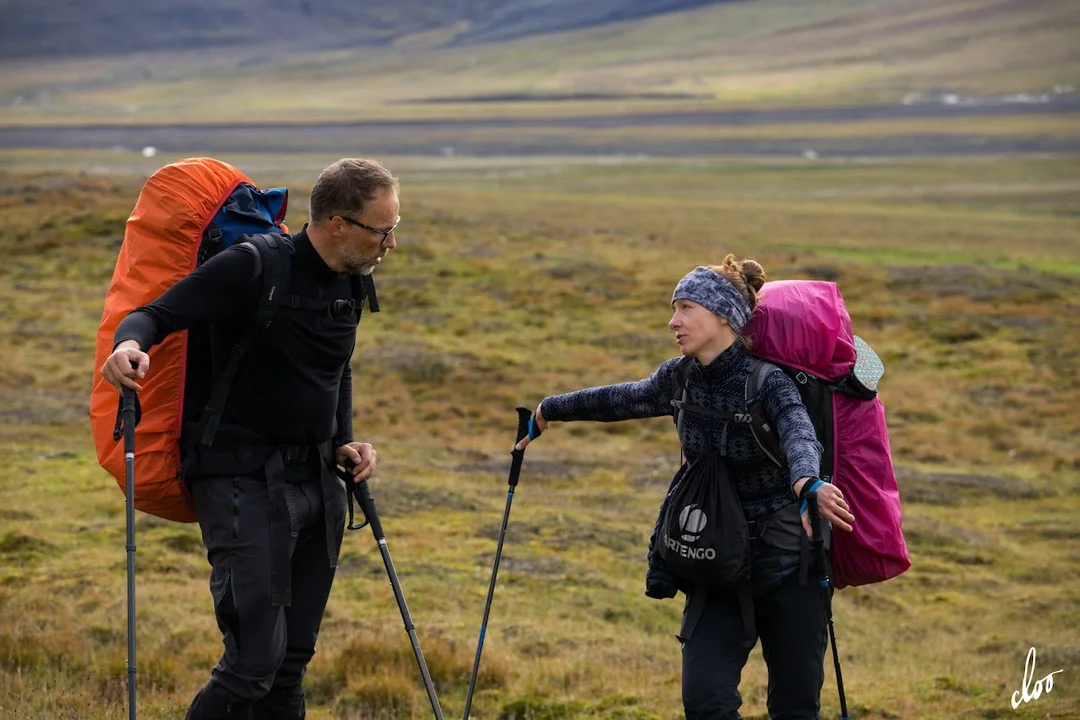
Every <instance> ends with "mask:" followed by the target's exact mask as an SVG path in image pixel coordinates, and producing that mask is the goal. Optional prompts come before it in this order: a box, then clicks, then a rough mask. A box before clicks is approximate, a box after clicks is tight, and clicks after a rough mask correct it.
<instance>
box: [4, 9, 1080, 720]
mask: <svg viewBox="0 0 1080 720" xmlns="http://www.w3.org/2000/svg"><path fill="white" fill-rule="evenodd" d="M837 4H842V3H823V4H822V5H824V6H829V7H831V6H833V5H837ZM849 4H850V3H849ZM732 7H733V8H737V7H740V6H732ZM920 7H923V8H924V10H926V8H928V7H929V5H928V4H922V5H920ZM1039 7H1056V5H1055V4H1054V3H1045V4H1040V6H1039ZM732 12H735V10H734V9H733V10H732ZM739 12H749V10H739ZM926 12H929V10H926ZM224 157H225V159H228V160H231V161H234V162H236V163H237V164H238V165H240V166H241V167H242V168H243V169H245V170H246V171H247V172H248V173H249V174H251V175H252V176H253V178H254V179H255V180H256V181H257V182H258V183H260V184H261V185H264V186H270V185H282V184H287V185H288V186H289V187H290V188H291V189H292V192H293V202H292V209H291V211H290V214H289V218H288V220H289V223H290V225H293V226H296V227H298V226H299V225H300V223H301V222H302V221H303V219H304V214H303V208H302V206H303V205H304V202H303V201H304V199H305V198H306V192H307V190H308V189H309V187H310V183H311V181H312V179H313V178H314V176H315V174H316V173H317V171H318V170H319V169H320V168H321V167H322V166H323V165H324V164H325V162H326V161H328V160H331V159H332V158H328V157H320V156H310V155H309V156H303V155H289V156H281V157H276V158H268V157H256V156H247V157H245V156H224ZM168 159H169V158H162V157H158V158H153V159H142V158H126V157H125V158H121V157H118V156H117V155H116V154H112V153H64V154H60V153H55V154H49V153H37V152H29V151H27V152H9V153H5V154H3V155H0V163H2V164H3V166H4V167H5V168H6V169H5V170H3V171H2V172H0V213H2V214H3V217H4V218H5V220H6V228H5V229H6V232H5V233H4V234H3V235H2V236H0V254H2V256H3V257H4V262H3V263H2V264H0V333H2V335H3V337H4V338H5V342H3V343H0V367H3V368H4V373H2V374H0V451H2V452H3V454H4V457H5V458H6V462H5V463H4V464H3V466H2V467H0V490H2V492H3V496H4V503H3V506H2V507H0V617H2V618H3V620H2V621H0V718H5V719H6V718H8V717H10V718H19V719H20V720H21V719H22V718H42V719H45V718H48V719H50V720H52V719H56V718H92V719H95V720H96V719H97V718H115V717H121V716H123V707H124V705H123V703H124V697H125V651H126V646H125V595H124V587H125V585H124V582H125V581H124V560H125V551H124V506H123V498H122V495H121V493H120V492H119V491H118V489H117V487H116V484H115V482H114V481H113V480H112V479H111V478H109V477H108V476H107V475H106V474H105V473H104V471H102V470H100V469H99V468H98V467H97V464H96V460H95V456H94V449H93V444H92V441H91V438H90V433H89V428H88V422H87V394H88V390H89V385H90V381H91V377H92V374H93V372H94V371H95V368H94V367H93V342H94V333H95V331H96V326H97V322H98V320H99V317H100V311H101V302H102V298H103V295H104V292H105V290H106V287H107V284H108V281H109V278H110V276H111V273H112V265H113V262H114V259H115V256H116V251H117V248H118V244H119V241H120V238H121V236H122V234H123V226H124V221H125V219H126V217H127V214H128V213H129V212H130V210H131V207H132V204H133V203H134V200H135V197H136V195H137V193H138V189H139V185H140V178H141V177H144V176H145V174H146V173H148V172H150V171H151V170H153V169H154V168H156V167H157V166H159V165H160V164H162V163H163V162H166V161H168ZM384 159H385V161H386V162H387V164H388V165H389V166H390V167H391V169H392V170H394V171H395V172H396V173H397V174H399V175H400V176H401V178H402V182H403V189H402V216H403V217H404V220H403V222H402V225H401V231H400V234H399V248H398V250H397V252H396V253H395V254H393V255H392V256H391V257H390V259H389V261H388V262H387V263H386V264H385V265H384V266H383V267H381V268H380V270H379V273H378V275H377V279H378V282H379V288H380V292H379V297H380V301H381V303H382V306H383V312H382V313H380V314H379V315H373V316H367V317H365V318H364V321H363V322H362V324H361V330H360V334H359V339H358V346H357V350H356V356H355V358H354V368H355V370H354V375H355V378H356V379H355V388H356V389H355V391H354V398H355V405H356V407H355V409H356V412H357V421H356V422H357V432H358V435H359V436H360V437H363V438H364V439H368V440H370V441H372V442H374V443H376V445H377V447H378V448H379V458H380V468H381V471H380V477H379V478H378V479H377V480H376V481H374V482H373V492H374V493H375V496H376V500H377V502H378V503H379V507H380V508H381V514H382V516H383V520H384V525H385V526H386V532H387V537H388V541H389V547H390V550H391V552H392V553H393V556H394V560H395V563H396V565H397V568H398V571H399V573H400V575H401V580H402V583H403V586H404V590H405V594H406V597H407V599H408V601H409V606H410V609H411V611H412V613H413V616H414V618H415V620H416V623H417V626H418V633H419V637H420V641H421V644H422V647H423V649H424V651H425V654H426V656H427V659H428V661H429V664H430V665H431V667H432V671H433V674H434V675H435V678H436V682H437V685H438V687H439V692H440V697H441V699H442V701H443V706H444V710H446V712H447V716H448V717H454V716H459V715H460V713H461V708H462V705H463V701H464V696H465V692H466V688H467V685H468V676H469V670H470V666H471V662H472V654H473V651H474V649H475V642H476V634H477V631H478V629H479V624H480V619H481V614H482V610H483V601H484V595H485V592H486V589H487V582H488V578H489V574H490V569H491V561H492V558H493V553H494V549H495V540H496V537H497V533H498V527H499V521H500V518H501V512H502V508H503V505H504V502H505V497H506V494H505V491H506V471H507V469H508V467H509V449H510V446H511V444H512V441H513V435H514V429H515V426H516V416H515V413H514V407H515V406H517V405H526V406H530V407H531V406H534V405H535V403H536V402H537V401H538V400H539V399H540V398H542V397H543V396H544V395H546V394H550V393H556V392H563V391H567V390H571V389H575V388H578V387H584V386H588V385H593V384H603V383H608V382H615V381H620V380H627V379H637V378H640V377H644V376H645V375H647V374H648V373H649V372H651V371H652V370H653V369H654V368H655V367H656V366H657V365H658V364H659V363H660V362H661V361H662V360H664V359H665V358H667V357H670V356H672V355H674V354H675V353H676V347H675V345H674V344H673V342H672V338H671V337H670V333H669V332H668V331H667V330H666V327H665V323H666V321H667V319H668V316H669V308H668V306H667V302H668V300H669V298H670V292H671V288H672V287H673V284H674V282H675V281H676V280H677V279H678V278H679V277H681V275H682V274H683V273H684V272H685V271H686V270H687V269H689V268H690V267H693V266H694V265H697V264H701V263H705V262H718V261H719V260H720V259H722V258H723V256H724V254H725V253H726V252H729V251H730V252H734V253H736V254H741V255H752V256H754V257H756V258H758V259H759V260H760V261H761V262H762V263H763V264H764V266H765V267H766V269H767V270H768V271H769V275H770V277H772V278H793V277H803V278H808V277H813V278H825V279H830V280H836V281H838V282H839V283H840V285H841V289H842V291H843V292H844V294H845V297H846V300H847V304H848V307H849V309H850V311H851V313H852V315H853V318H854V322H855V327H856V330H857V332H858V333H859V334H860V335H861V336H863V337H864V338H866V339H867V340H868V341H869V342H870V343H871V344H872V345H873V346H874V347H875V349H877V351H878V352H879V354H880V355H881V356H882V358H883V359H884V360H885V362H886V365H887V368H888V370H887V373H886V376H885V379H884V381H883V386H882V391H881V392H882V398H883V400H884V402H885V404H886V407H887V408H888V413H889V414H888V419H889V427H890V432H891V438H892V443H893V450H894V456H895V462H896V465H897V467H898V473H899V477H900V483H901V489H902V493H903V498H904V503H905V505H904V507H905V525H904V527H905V534H906V536H907V539H908V543H909V546H910V550H911V554H912V560H913V567H912V569H911V570H910V571H909V572H907V573H906V574H905V575H903V576H901V577H900V578H898V579H896V580H894V581H892V582H889V583H886V584H884V585H881V586H874V587H868V588H853V589H847V590H844V591H841V592H840V593H838V595H837V599H836V601H835V617H836V627H837V636H838V643H839V647H840V651H841V658H842V662H843V670H844V681H845V685H846V688H847V695H848V701H849V705H850V706H851V709H852V717H858V718H903V719H905V720H906V719H908V718H913V719H924V718H925V719H928V720H933V719H942V720H944V719H946V718H961V717H965V718H966V717H972V718H975V717H982V718H993V717H1018V718H1029V719H1034V718H1054V719H1055V720H1057V719H1059V718H1077V717H1080V612H1078V611H1080V543H1078V540H1080V519H1078V518H1080V515H1078V512H1080V499H1078V498H1080V449H1078V446H1077V443H1076V438H1077V436H1078V433H1080V414H1078V413H1077V412H1076V408H1077V407H1078V404H1080V192H1078V190H1080V165H1078V163H1077V158H1075V157H1060V158H1050V157H1044V158H1039V157H1029V158H1001V159H994V160H987V159H970V160H920V161H873V162H871V161H864V162H840V161H823V162H815V163H806V162H804V161H797V162H796V161H786V160H784V161H780V160H777V161H752V160H739V159H732V160H725V161H720V160H709V159H697V160H684V161H677V162H676V161H661V160H630V159H623V160H607V161H583V160H580V159H577V160H574V159H569V158H557V157H553V158H543V159H539V158H538V159H529V160H521V159H513V158H501V159H491V160H477V159H468V158H443V159H435V160H430V159H417V158H384ZM678 455H679V451H678V445H677V441H676V438H675V434H674V432H673V430H672V428H671V426H670V422H669V421H665V420H660V419H658V420H652V421H641V422H635V423H619V424H612V425H601V424H570V425H562V426H556V427H554V428H553V429H552V431H551V432H549V433H548V434H545V436H544V437H543V438H542V439H541V440H539V441H537V442H536V443H535V444H533V445H532V446H531V447H530V449H529V452H528V454H527V456H526V458H525V463H524V468H523V472H522V482H521V485H520V486H519V489H518V492H517V495H516V499H515V501H514V507H513V512H512V514H511V518H510V529H509V535H508V538H507V545H506V549H505V553H504V557H503V566H502V569H501V571H500V579H499V586H498V589H497V592H496V595H495V603H494V608H493V611H492V618H491V621H490V624H489V630H488V637H487V641H486V643H485V650H484V662H483V672H482V676H481V681H480V687H481V690H480V692H479V693H478V696H477V699H476V701H475V702H474V706H473V711H474V716H475V717H478V718H487V719H490V720H495V719H496V718H497V719H499V720H511V719H512V718H516V719H518V720H522V719H524V718H531V719H533V720H541V719H542V720H556V719H558V718H622V719H624V720H630V719H634V720H648V719H664V720H667V719H669V718H675V717H679V716H680V714H681V713H680V704H679V647H678V643H677V642H676V641H675V640H674V638H673V634H674V633H675V632H676V631H677V629H678V622H679V617H680V612H681V606H680V604H679V602H677V601H664V602H657V601H654V600H650V599H648V598H646V597H645V596H644V593H643V590H644V582H643V578H644V569H645V545H646V541H647V537H648V532H649V530H650V528H651V525H652V520H653V518H654V514H655V511H656V508H657V506H658V504H659V502H660V499H661V496H662V493H663V492H664V490H665V488H666V486H667V482H668V480H669V479H670V476H671V473H672V472H673V471H674V469H675V466H676V464H677V462H678ZM137 542H138V555H137V565H138V627H139V670H140V674H139V680H140V685H139V691H140V717H146V718H181V717H182V716H183V711H184V708H185V707H186V704H187V703H188V702H189V701H190V698H191V696H192V695H193V694H194V692H195V691H196V690H197V689H198V687H200V686H201V684H202V683H203V682H204V681H205V677H206V673H207V670H208V669H209V667H210V666H211V664H212V663H213V662H214V661H215V660H216V658H217V656H218V654H219V652H220V641H219V640H218V637H217V631H216V627H215V625H214V620H213V614H212V607H211V602H210V597H209V593H208V592H207V588H206V578H207V574H208V567H207V565H206V562H205V558H204V551H203V550H202V546H201V543H200V542H199V539H198V534H197V530H196V528H195V527H193V526H182V525H176V524H169V523H165V522H162V521H157V520H155V519H154V518H151V517H148V516H143V515H140V517H139V520H138V535H137ZM397 613H398V611H397V608H396V606H395V604H394V599H393V595H392V593H391V589H390V585H389V583H388V581H387V580H386V577H385V573H384V571H383V569H382V566H381V562H380V559H379V556H378V552H377V548H376V546H375V543H374V541H373V540H372V538H371V536H370V534H369V533H368V532H367V531H366V530H364V531H362V532H360V533H354V534H350V536H349V537H347V538H346V542H345V548H344V550H343V558H342V566H341V568H340V571H339V574H338V580H337V583H336V585H335V590H334V594H333V595H332V597H331V600H330V605H329V608H328V611H327V616H326V621H325V624H324V629H323V632H322V635H321V638H320V646H319V652H318V654H317V656H316V658H315V660H314V662H313V664H312V667H311V670H310V674H309V677H308V692H309V699H310V705H311V712H310V714H309V717H312V718H315V719H316V720H318V719H319V718H324V719H329V718H340V719H342V720H344V719H369V720H373V719H375V718H410V717H415V718H423V717H428V716H430V714H429V713H427V712H426V711H425V700H424V696H423V691H422V687H421V685H420V682H419V676H418V673H417V672H416V670H415V666H414V664H413V660H412V657H411V653H410V650H409V646H408V644H407V640H406V635H405V633H404V631H403V629H402V628H401V624H400V618H399V616H398V614H397ZM1031 647H1036V648H1037V651H1038V666H1037V671H1036V673H1035V677H1036V679H1037V678H1039V677H1042V676H1043V675H1045V674H1046V673H1049V672H1052V671H1055V670H1058V669H1062V670H1064V672H1063V673H1061V674H1059V675H1056V676H1055V677H1054V688H1053V691H1052V692H1050V693H1049V694H1044V695H1043V696H1042V697H1041V698H1039V699H1038V700H1035V701H1033V702H1031V703H1028V704H1026V705H1024V706H1022V707H1021V708H1020V709H1019V710H1017V711H1015V712H1014V711H1013V710H1012V708H1011V707H1010V704H1009V698H1010V696H1011V694H1012V693H1013V691H1014V690H1019V689H1020V688H1021V684H1022V680H1023V673H1024V660H1025V656H1026V654H1027V652H1028V649H1029V648H1031ZM827 668H828V669H827V679H826V685H825V689H824V691H823V693H822V699H823V703H824V706H825V710H826V715H825V716H827V717H837V716H838V703H837V699H836V692H835V687H836V686H835V682H834V679H833V675H832V670H831V663H827ZM765 688H766V676H765V670H764V664H763V662H762V659H761V655H760V651H758V650H755V652H754V653H753V654H752V656H751V660H750V663H749V664H748V666H747V669H746V671H745V673H744V680H743V694H744V699H745V704H744V712H745V714H746V716H747V717H753V718H764V717H766V715H765V704H764V703H765Z"/></svg>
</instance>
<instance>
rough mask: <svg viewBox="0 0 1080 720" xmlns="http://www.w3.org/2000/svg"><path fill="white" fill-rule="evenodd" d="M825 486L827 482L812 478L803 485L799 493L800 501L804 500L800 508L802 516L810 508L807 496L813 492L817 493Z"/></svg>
mask: <svg viewBox="0 0 1080 720" xmlns="http://www.w3.org/2000/svg"><path fill="white" fill-rule="evenodd" d="M824 484H825V481H824V480H819V479H818V478H810V479H809V480H807V481H806V482H805V483H803V486H802V490H800V491H799V499H800V500H802V504H801V505H800V506H799V514H800V515H802V514H803V513H804V512H806V508H807V507H808V503H807V500H806V496H807V495H809V494H810V493H812V492H817V489H818V488H819V487H821V486H822V485H824Z"/></svg>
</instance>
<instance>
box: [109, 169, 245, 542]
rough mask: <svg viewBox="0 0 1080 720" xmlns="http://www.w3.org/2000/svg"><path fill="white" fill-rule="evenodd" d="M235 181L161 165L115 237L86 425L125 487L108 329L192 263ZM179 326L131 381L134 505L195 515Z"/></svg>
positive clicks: (237, 176)
mask: <svg viewBox="0 0 1080 720" xmlns="http://www.w3.org/2000/svg"><path fill="white" fill-rule="evenodd" d="M241 183H249V184H254V183H251V181H250V180H249V179H248V178H247V177H246V176H245V175H244V174H243V173H242V172H240V171H239V170H237V169H236V168H234V167H232V166H231V165H228V164H227V163H224V162H221V161H219V160H214V159H212V158H191V159H186V160H180V161H178V162H175V163H171V164H169V165H166V166H165V167H163V168H161V169H160V170H158V171H157V172H155V173H154V174H153V175H151V176H150V178H149V179H148V180H147V181H146V184H145V185H144V186H143V188H142V190H141V191H140V193H139V197H138V200H137V201H136V203H135V208H134V210H132V212H131V215H130V216H129V217H128V220H127V225H126V228H125V230H124V242H123V245H122V246H121V248H120V255H119V257H118V259H117V262H116V268H115V270H114V271H113V276H112V282H111V284H110V285H109V291H108V293H107V294H106V295H105V308H104V310H103V311H102V314H101V326H100V327H99V328H98V333H97V343H96V346H95V352H94V362H95V365H94V383H93V388H92V390H91V393H90V423H91V426H92V429H93V434H94V445H95V447H96V449H97V458H98V463H99V464H100V465H101V466H102V467H103V468H105V470H107V471H108V472H109V474H110V475H112V476H113V477H114V478H115V479H116V482H117V484H118V485H119V486H120V490H121V491H122V492H123V491H124V490H125V464H124V441H123V438H121V439H120V440H114V439H113V428H114V426H115V424H116V415H117V410H118V407H119V405H118V403H119V393H118V392H117V390H116V388H115V387H113V386H112V385H110V384H108V383H107V382H106V381H105V379H104V378H103V377H102V376H101V372H100V371H101V366H102V365H103V364H104V363H105V360H106V359H107V358H108V357H109V355H110V354H111V353H112V350H113V335H114V334H115V332H116V327H117V326H118V325H119V324H120V321H121V320H123V319H124V317H126V316H127V314H128V313H129V312H131V311H132V310H133V309H135V308H137V307H140V306H142V305H146V304H148V303H150V302H152V301H153V300H155V299H157V298H158V296H160V295H161V294H162V293H164V292H165V291H166V290H168V289H169V288H170V287H172V285H173V284H174V283H176V282H177V281H178V280H180V279H181V278H183V277H184V276H186V275H187V274H188V273H190V272H191V271H192V270H194V269H195V265H196V261H197V255H198V251H199V246H200V244H201V243H202V237H203V231H204V230H206V227H207V226H208V225H209V224H210V221H211V220H212V219H213V217H214V215H215V213H216V212H217V210H218V208H220V207H221V205H222V203H224V202H225V200H226V199H228V197H229V195H230V194H231V193H232V192H233V190H235V189H236V188H237V187H238V186H239V185H240V184H241ZM186 362H187V331H182V332H175V333H172V334H171V335H169V336H168V337H167V338H165V340H164V342H162V343H161V344H159V345H156V346H154V347H153V348H151V350H150V371H149V372H148V373H147V375H146V377H145V378H143V379H142V380H141V381H140V384H141V385H142V386H143V390H142V392H141V393H140V394H139V401H140V403H141V405H142V419H141V421H140V422H139V424H138V425H137V426H136V428H135V508H136V509H137V510H140V511H142V512H145V513H149V514H150V515H156V516H157V517H160V518H164V519H166V520H175V521H177V522H195V521H196V519H197V518H196V517H195V510H194V507H193V506H192V504H191V500H190V498H189V497H188V493H187V490H186V488H185V487H184V485H183V484H182V483H181V482H180V447H179V442H180V429H181V423H182V420H183V418H182V415H183V406H184V376H185V369H186Z"/></svg>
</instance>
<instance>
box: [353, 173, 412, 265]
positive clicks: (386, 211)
mask: <svg viewBox="0 0 1080 720" xmlns="http://www.w3.org/2000/svg"><path fill="white" fill-rule="evenodd" d="M399 209H400V204H399V203H398V196H397V193H396V192H394V191H393V190H391V189H390V188H379V189H378V190H376V191H375V197H374V198H373V199H372V200H371V201H370V202H369V203H368V204H367V207H365V208H364V212H363V213H361V214H360V215H357V216H355V217H352V216H345V215H343V216H342V218H343V219H344V220H345V222H346V225H345V228H344V230H345V232H344V233H343V235H342V236H341V241H340V244H339V245H338V257H339V259H340V260H341V264H342V265H344V266H345V271H346V272H349V273H354V274H363V275H368V274H370V273H371V271H372V270H374V269H375V266H376V265H378V264H379V263H381V262H382V259H383V258H384V257H386V254H387V253H388V252H390V251H391V250H392V249H394V248H395V247H397V240H396V239H395V238H394V233H393V232H390V233H389V234H385V233H386V231H388V230H392V228H394V227H395V226H396V225H397V224H398V221H399V220H400V219H401V218H400V217H399V216H398V211H399ZM365 226H366V227H365Z"/></svg>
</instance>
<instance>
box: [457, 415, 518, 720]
mask: <svg viewBox="0 0 1080 720" xmlns="http://www.w3.org/2000/svg"><path fill="white" fill-rule="evenodd" d="M517 413H518V427H517V439H516V440H514V445H515V446H516V445H517V444H518V443H519V442H521V440H522V438H524V437H525V436H526V435H528V434H529V419H530V418H531V417H532V411H531V410H529V409H528V408H523V407H519V408H518V409H517ZM510 454H511V455H512V456H513V460H512V461H511V463H510V479H509V486H510V487H509V491H508V492H507V493H506V509H505V510H503V518H502V527H501V528H499V544H498V546H497V547H496V548H495V565H494V567H492V569H491V582H490V583H488V591H487V601H486V602H485V603H484V620H483V622H482V623H481V624H480V638H479V640H477V643H476V657H475V658H474V659H473V667H472V675H471V676H470V677H469V693H468V695H466V696H465V716H464V720H469V710H470V709H471V708H472V698H473V692H474V691H475V690H476V677H477V673H478V671H479V670H480V653H481V652H482V651H483V649H484V636H485V635H486V634H487V624H488V616H489V615H490V613H491V600H492V597H493V596H494V594H495V578H496V576H497V575H498V574H499V560H500V558H502V549H503V540H505V539H506V524H507V522H508V521H509V520H510V504H511V503H512V502H514V489H515V488H517V484H518V477H519V476H520V475H521V460H522V458H524V457H525V451H524V450H518V449H516V448H515V449H514V450H512V451H511V452H510Z"/></svg>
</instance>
